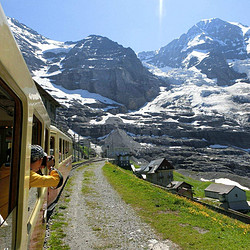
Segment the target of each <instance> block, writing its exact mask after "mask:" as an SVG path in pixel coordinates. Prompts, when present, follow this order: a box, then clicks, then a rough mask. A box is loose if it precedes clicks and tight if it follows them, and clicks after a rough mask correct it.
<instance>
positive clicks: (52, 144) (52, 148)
mask: <svg viewBox="0 0 250 250" xmlns="http://www.w3.org/2000/svg"><path fill="white" fill-rule="evenodd" d="M49 154H50V155H55V137H54V136H51V137H50V153H49Z"/></svg>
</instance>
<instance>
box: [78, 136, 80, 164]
mask: <svg viewBox="0 0 250 250" xmlns="http://www.w3.org/2000/svg"><path fill="white" fill-rule="evenodd" d="M78 161H80V135H79V134H78Z"/></svg>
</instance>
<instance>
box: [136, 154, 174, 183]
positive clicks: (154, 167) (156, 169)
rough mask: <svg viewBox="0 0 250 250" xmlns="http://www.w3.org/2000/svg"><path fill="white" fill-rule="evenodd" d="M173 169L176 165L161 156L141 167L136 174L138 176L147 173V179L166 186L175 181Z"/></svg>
mask: <svg viewBox="0 0 250 250" xmlns="http://www.w3.org/2000/svg"><path fill="white" fill-rule="evenodd" d="M173 169H174V167H173V166H172V164H171V163H170V162H168V161H167V160H166V159H165V158H160V159H157V160H154V161H151V162H150V163H149V164H148V165H147V166H144V167H142V168H140V169H139V170H137V171H136V173H135V174H136V175H137V176H143V175H146V180H147V181H150V182H152V183H154V184H157V185H160V186H164V187H166V186H167V185H168V184H169V183H170V182H171V181H173Z"/></svg>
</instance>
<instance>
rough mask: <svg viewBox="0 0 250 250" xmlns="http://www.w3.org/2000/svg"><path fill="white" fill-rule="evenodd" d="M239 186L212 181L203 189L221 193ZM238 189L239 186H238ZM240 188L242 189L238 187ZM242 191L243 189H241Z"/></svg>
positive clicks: (226, 192)
mask: <svg viewBox="0 0 250 250" xmlns="http://www.w3.org/2000/svg"><path fill="white" fill-rule="evenodd" d="M235 187H236V188H239V187H237V186H232V185H224V184H215V183H212V184H210V185H209V186H208V187H207V188H206V189H205V191H210V192H215V193H221V194H228V193H230V192H231V191H232V190H233V189H234V188H235ZM239 189H240V188H239ZM240 190H242V189H240ZM242 191H244V190H242Z"/></svg>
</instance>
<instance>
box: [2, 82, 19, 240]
mask: <svg viewBox="0 0 250 250" xmlns="http://www.w3.org/2000/svg"><path fill="white" fill-rule="evenodd" d="M21 125H22V106H21V101H20V100H19V98H18V97H17V96H16V94H15V93H14V92H13V91H12V90H11V89H10V88H9V87H8V85H7V84H6V83H5V82H4V81H3V80H2V79H1V78H0V187H1V192H0V224H2V227H1V228H0V241H1V243H2V242H5V243H6V240H8V239H10V241H11V235H6V237H7V238H5V236H4V232H8V233H7V234H9V232H10V233H11V232H12V230H8V228H12V220H11V214H12V213H11V212H12V211H13V209H14V208H15V207H16V205H17V197H18V196H17V194H18V177H19V168H20V145H21ZM13 156H15V157H13ZM7 218H8V220H7V222H5V220H6V219H7ZM5 228H7V231H6V229H5ZM6 244H7V243H6Z"/></svg>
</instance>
